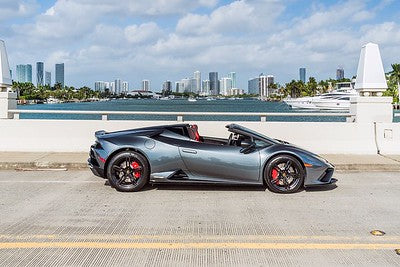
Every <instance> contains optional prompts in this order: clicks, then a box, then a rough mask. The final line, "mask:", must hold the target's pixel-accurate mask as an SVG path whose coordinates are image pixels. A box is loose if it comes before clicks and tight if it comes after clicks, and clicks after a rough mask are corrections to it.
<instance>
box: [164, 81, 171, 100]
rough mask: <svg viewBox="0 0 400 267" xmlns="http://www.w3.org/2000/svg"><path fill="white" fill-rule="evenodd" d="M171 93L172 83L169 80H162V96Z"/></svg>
mask: <svg viewBox="0 0 400 267" xmlns="http://www.w3.org/2000/svg"><path fill="white" fill-rule="evenodd" d="M171 93H172V83H171V81H165V82H163V86H162V94H163V95H164V96H166V95H170V94H171Z"/></svg>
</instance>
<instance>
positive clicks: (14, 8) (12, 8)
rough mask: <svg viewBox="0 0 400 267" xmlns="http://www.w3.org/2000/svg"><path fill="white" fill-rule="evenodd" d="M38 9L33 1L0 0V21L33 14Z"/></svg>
mask: <svg viewBox="0 0 400 267" xmlns="http://www.w3.org/2000/svg"><path fill="white" fill-rule="evenodd" d="M37 8H38V3H37V2H36V1H35V0H25V1H22V0H2V1H1V3H0V21H2V20H7V19H13V18H18V17H26V16H29V15H31V14H33V13H34V12H35V11H36V10H37Z"/></svg>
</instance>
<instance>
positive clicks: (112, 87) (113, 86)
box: [109, 82, 115, 94]
mask: <svg viewBox="0 0 400 267" xmlns="http://www.w3.org/2000/svg"><path fill="white" fill-rule="evenodd" d="M109 89H110V93H112V94H114V93H115V82H110V87H109Z"/></svg>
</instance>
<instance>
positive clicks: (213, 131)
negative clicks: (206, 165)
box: [0, 119, 400, 154]
mask: <svg viewBox="0 0 400 267" xmlns="http://www.w3.org/2000/svg"><path fill="white" fill-rule="evenodd" d="M172 123H176V121H101V120H7V119H5V120H0V140H1V141H0V151H5V152H11V151H26V152H86V151H88V149H89V146H90V145H91V144H93V142H94V140H95V139H94V132H95V131H97V130H100V129H104V130H106V131H116V130H123V129H130V128H137V127H146V126H151V125H161V124H172ZM189 123H196V124H198V126H199V131H200V134H201V135H206V136H216V137H225V138H227V137H228V132H227V129H226V128H225V125H227V124H229V123H230V122H228V121H225V122H221V121H198V122H189ZM235 123H238V124H241V125H243V126H246V127H249V128H251V129H254V130H256V131H259V132H260V133H263V134H265V135H267V136H270V137H273V138H278V139H282V140H286V141H288V142H291V143H293V144H296V145H298V146H300V147H303V148H305V149H309V150H311V151H313V152H315V153H321V154H376V153H377V147H376V141H375V128H374V124H373V123H345V122H343V123H341V122H335V123H329V122H235ZM390 125H392V127H393V129H395V130H394V131H393V134H394V135H395V136H397V137H396V138H397V139H392V141H388V140H386V139H387V138H386V139H385V140H386V141H384V140H379V144H380V145H381V146H382V147H381V149H382V151H393V152H396V151H398V153H397V152H396V153H394V154H400V151H399V150H390V149H389V148H390V146H391V144H392V143H396V142H397V146H399V137H398V132H399V127H398V126H399V125H393V124H390V123H389V124H383V125H382V127H380V126H379V127H377V129H378V132H380V131H384V130H385V129H386V128H387V127H389V126H390ZM385 127H386V128H385Z"/></svg>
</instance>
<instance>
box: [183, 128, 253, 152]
mask: <svg viewBox="0 0 400 267" xmlns="http://www.w3.org/2000/svg"><path fill="white" fill-rule="evenodd" d="M187 131H188V136H189V138H190V139H192V140H195V141H197V142H203V143H207V144H213V145H225V146H226V145H227V146H239V147H240V146H242V145H248V144H249V143H251V141H252V139H251V137H249V136H245V135H242V134H238V133H231V134H230V135H229V137H228V139H224V138H216V137H205V136H204V137H203V136H200V134H199V131H198V126H197V125H196V124H192V125H190V126H189V127H187Z"/></svg>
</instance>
